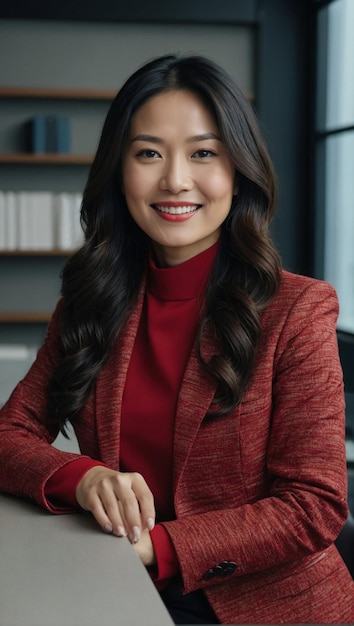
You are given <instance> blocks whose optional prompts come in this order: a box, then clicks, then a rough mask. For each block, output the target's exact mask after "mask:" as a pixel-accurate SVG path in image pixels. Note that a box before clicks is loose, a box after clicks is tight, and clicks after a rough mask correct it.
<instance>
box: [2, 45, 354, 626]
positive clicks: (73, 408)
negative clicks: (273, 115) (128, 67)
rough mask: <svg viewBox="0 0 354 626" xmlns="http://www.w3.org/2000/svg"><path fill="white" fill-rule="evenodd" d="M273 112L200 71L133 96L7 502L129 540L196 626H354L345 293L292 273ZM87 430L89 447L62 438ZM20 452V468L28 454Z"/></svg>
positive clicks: (25, 385) (88, 201) (88, 192)
mask: <svg viewBox="0 0 354 626" xmlns="http://www.w3.org/2000/svg"><path fill="white" fill-rule="evenodd" d="M275 202H276V182H275V177H274V173H273V168H272V164H271V161H270V159H269V156H268V154H267V151H266V148H265V146H264V144H263V141H262V138H261V136H260V133H259V130H258V126H257V123H256V120H255V117H254V115H253V112H252V109H251V106H250V105H249V103H248V102H247V100H246V99H245V98H244V97H243V95H242V93H241V92H240V90H239V89H238V87H237V86H235V85H234V84H233V82H232V81H231V79H230V78H229V77H228V76H227V75H226V74H225V73H224V71H223V70H222V69H221V68H219V67H218V66H216V65H215V64H214V63H212V62H211V61H208V60H206V59H203V58H200V57H181V58H178V57H176V56H173V55H168V56H164V57H162V58H158V59H156V60H154V61H151V62H150V63H148V64H147V65H146V66H144V67H142V68H141V69H140V70H138V71H137V72H136V73H135V74H134V75H133V76H132V77H131V78H130V79H128V81H127V82H126V84H125V85H124V86H123V87H122V89H121V90H120V92H119V94H118V95H117V97H116V99H115V101H114V102H113V104H112V106H111V108H110V111H109V113H108V116H107V119H106V121H105V124H104V127H103V131H102V136H101V140H100V143H99V147H98V150H97V154H96V157H95V160H94V162H93V165H92V167H91V171H90V174H89V177H88V181H87V185H86V188H85V192H84V198H83V205H82V222H83V226H84V230H85V243H84V245H83V247H82V248H81V249H80V250H79V251H78V252H77V253H76V254H74V255H73V256H72V258H70V259H69V261H68V262H67V264H66V267H65V269H64V272H63V283H62V299H61V301H60V302H59V304H58V307H57V310H56V311H55V313H54V315H53V319H52V321H51V324H50V326H49V329H48V333H47V338H46V341H45V343H44V346H43V347H42V348H41V349H40V350H39V353H38V357H37V360H36V362H35V363H34V365H33V366H32V368H31V370H30V371H29V373H28V375H27V376H26V378H25V379H24V380H23V381H22V382H20V383H19V385H18V386H17V388H16V389H15V391H14V393H13V394H12V396H11V398H10V399H9V401H8V402H7V404H6V405H5V407H4V408H3V410H2V414H1V420H0V430H1V439H0V453H1V456H0V467H1V470H0V489H2V490H3V491H8V492H11V493H14V494H19V495H26V496H29V497H31V498H33V499H35V500H37V501H38V502H39V503H40V504H41V505H42V506H44V507H46V508H47V509H48V510H50V511H52V512H54V513H61V512H65V511H68V510H72V509H73V508H75V507H76V508H80V507H81V508H82V509H85V510H88V511H91V513H92V514H93V515H94V517H95V518H96V520H97V522H98V523H99V524H100V526H101V527H102V529H103V530H105V531H106V532H111V533H112V534H114V535H117V536H123V535H128V537H129V539H130V541H131V542H132V544H133V546H134V548H135V550H136V552H137V554H138V555H139V556H140V558H141V560H142V562H143V563H144V565H145V566H146V567H148V568H149V571H150V572H151V576H152V577H153V578H154V580H155V581H156V585H157V586H158V588H159V589H160V593H161V597H162V598H163V600H164V602H165V603H166V606H167V608H168V609H169V610H170V613H171V615H172V617H173V619H174V620H175V623H182V624H183V623H188V624H191V623H204V624H206V623H249V622H251V623H257V622H258V623H265V622H267V623H269V622H273V623H310V622H311V623H315V622H318V623H319V622H321V623H339V622H340V623H345V622H347V623H350V622H351V621H352V620H353V608H352V607H353V598H354V594H353V582H352V580H351V578H350V575H349V573H348V571H347V570H346V568H345V566H344V564H343V562H342V561H341V559H340V557H339V555H338V553H337V551H336V548H335V547H334V545H333V541H334V540H335V538H336V537H337V535H338V534H339V532H340V530H341V527H342V526H343V524H344V521H345V519H346V517H347V504H346V463H345V446H344V403H343V386H342V373H341V369H340V365H339V360H338V354H337V344H336V334H335V328H336V318H337V313H338V306H337V299H336V295H335V293H334V291H333V289H332V288H331V287H330V286H329V285H328V284H326V283H323V282H319V281H314V280H312V279H309V278H305V277H301V276H296V275H293V274H290V273H288V272H285V271H282V270H281V267H280V261H279V258H278V254H277V252H276V250H275V248H274V246H273V244H272V242H271V239H270V237H269V232H268V227H269V222H270V220H271V218H272V216H273V212H274V208H275ZM68 421H70V422H71V423H72V424H73V427H74V429H75V432H76V435H77V438H78V441H79V444H80V449H81V455H75V454H72V453H66V452H62V451H59V450H56V449H55V448H53V447H51V446H50V445H49V444H50V443H51V442H52V441H53V440H54V438H55V437H56V435H57V432H58V429H60V430H61V431H62V432H65V426H66V424H67V422H68ZM19 450H20V454H18V452H19Z"/></svg>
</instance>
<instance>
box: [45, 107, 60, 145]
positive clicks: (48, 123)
mask: <svg viewBox="0 0 354 626" xmlns="http://www.w3.org/2000/svg"><path fill="white" fill-rule="evenodd" d="M45 129H46V134H45V151H46V152H57V136H58V132H57V118H56V116H55V115H47V116H46V117H45Z"/></svg>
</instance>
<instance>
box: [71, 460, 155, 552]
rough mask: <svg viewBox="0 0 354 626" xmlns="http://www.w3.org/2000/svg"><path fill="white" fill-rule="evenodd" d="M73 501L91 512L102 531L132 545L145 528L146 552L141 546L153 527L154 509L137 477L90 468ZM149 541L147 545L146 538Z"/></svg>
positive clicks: (146, 489) (105, 468) (141, 479)
mask: <svg viewBox="0 0 354 626" xmlns="http://www.w3.org/2000/svg"><path fill="white" fill-rule="evenodd" d="M76 499H77V502H78V504H79V505H80V506H81V508H83V509H84V510H85V511H90V512H91V513H92V515H93V516H94V518H95V519H96V520H97V522H98V523H99V525H100V526H101V527H102V528H103V530H105V531H106V532H113V534H115V535H117V536H118V537H123V536H128V537H129V540H130V541H131V542H132V543H133V544H136V543H137V542H138V541H139V539H140V536H141V533H142V531H143V530H144V529H147V531H146V533H144V546H145V548H144V549H146V551H147V552H148V551H149V550H147V545H145V544H148V540H147V539H146V535H149V533H148V531H149V530H152V529H153V527H154V524H155V506H154V497H153V495H152V493H151V491H150V489H149V487H148V486H147V484H146V482H145V480H144V478H143V477H142V475H141V474H138V473H137V472H116V471H115V470H111V469H108V468H107V467H102V466H96V467H92V468H91V469H89V470H88V471H87V472H86V474H84V476H83V477H82V479H81V480H80V482H79V484H78V486H77V488H76ZM149 540H150V542H151V539H150V536H149ZM151 549H152V544H151ZM142 550H143V548H142ZM152 552H153V549H152ZM146 556H147V555H146ZM150 557H151V555H150ZM147 558H148V557H147Z"/></svg>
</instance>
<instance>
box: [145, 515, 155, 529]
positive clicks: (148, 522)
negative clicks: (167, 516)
mask: <svg viewBox="0 0 354 626" xmlns="http://www.w3.org/2000/svg"><path fill="white" fill-rule="evenodd" d="M146 525H147V528H148V530H152V529H153V528H154V526H155V522H154V520H153V518H152V517H148V518H147V520H146Z"/></svg>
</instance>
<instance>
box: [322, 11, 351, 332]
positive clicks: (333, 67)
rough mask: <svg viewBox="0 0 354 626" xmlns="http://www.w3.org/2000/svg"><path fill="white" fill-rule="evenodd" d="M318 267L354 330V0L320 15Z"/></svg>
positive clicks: (341, 323) (342, 326)
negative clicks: (331, 285) (334, 289)
mask: <svg viewBox="0 0 354 626" xmlns="http://www.w3.org/2000/svg"><path fill="white" fill-rule="evenodd" d="M317 28H318V31H317V34H318V37H317V64H318V65H317V76H318V84H317V99H316V101H317V107H316V178H317V180H316V214H317V224H316V226H317V228H316V232H317V246H316V247H317V254H316V273H317V275H318V276H319V277H320V278H324V279H325V280H328V281H329V282H330V283H332V284H333V285H334V287H335V288H336V290H337V293H338V297H339V302H340V315H339V320H338V328H339V330H342V331H345V332H350V333H354V38H353V35H352V33H353V31H354V2H353V0H334V1H332V2H330V3H328V4H327V6H324V7H322V8H320V9H319V11H318V18H317Z"/></svg>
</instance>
